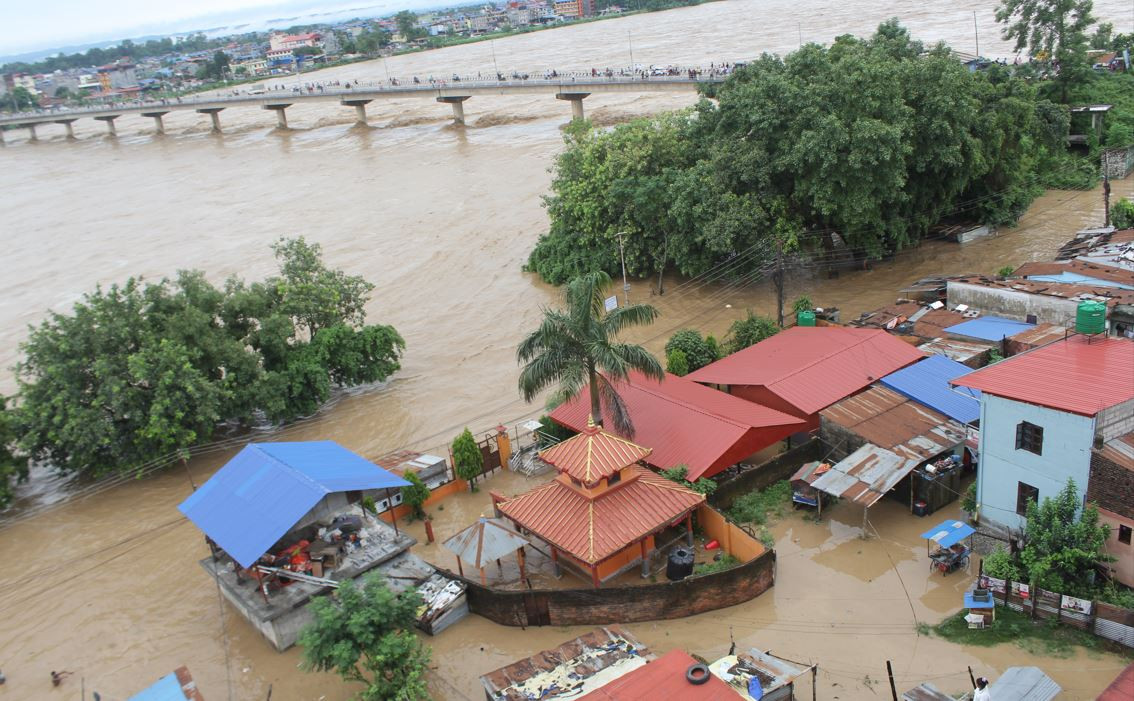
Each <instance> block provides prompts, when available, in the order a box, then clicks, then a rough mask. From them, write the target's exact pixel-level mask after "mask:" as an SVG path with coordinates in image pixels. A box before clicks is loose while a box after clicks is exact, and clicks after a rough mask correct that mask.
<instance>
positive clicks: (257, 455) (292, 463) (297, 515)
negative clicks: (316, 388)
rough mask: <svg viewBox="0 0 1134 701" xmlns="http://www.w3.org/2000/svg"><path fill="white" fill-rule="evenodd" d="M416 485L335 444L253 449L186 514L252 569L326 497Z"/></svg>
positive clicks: (196, 496) (184, 508) (192, 501)
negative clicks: (358, 491)
mask: <svg viewBox="0 0 1134 701" xmlns="http://www.w3.org/2000/svg"><path fill="white" fill-rule="evenodd" d="M408 484H409V482H406V481H405V480H404V479H402V478H401V477H398V476H397V475H394V474H391V473H390V472H387V471H386V470H383V469H382V468H381V467H378V466H377V465H375V464H374V463H372V462H370V461H369V460H366V459H365V458H363V457H361V456H359V455H356V454H355V453H352V452H351V451H349V450H347V449H346V448H343V447H342V446H341V445H339V444H338V443H335V442H334V441H311V442H304V443H250V444H249V445H247V446H245V448H244V450H242V451H240V452H239V453H237V454H236V457H234V458H233V459H232V460H229V461H228V463H227V464H226V465H225V466H224V467H222V468H221V469H220V470H218V471H217V473H216V474H215V475H213V476H212V477H211V478H210V479H209V481H208V482H205V483H204V484H203V485H201V487H200V489H198V490H197V491H195V492H193V494H192V495H190V497H189V498H188V499H186V500H185V501H183V502H181V505H180V506H179V507H178V509H180V510H181V513H183V514H185V516H186V517H188V519H189V520H190V521H192V522H193V523H194V524H196V525H197V527H198V528H200V529H201V530H202V531H204V532H205V535H207V536H209V537H210V538H212V539H213V540H214V541H215V542H216V543H217V545H219V546H220V547H221V548H223V549H224V551H225V552H227V553H228V554H229V555H231V556H232V558H233V559H234V560H236V561H237V562H239V563H240V564H241V565H243V566H244V567H249V566H251V565H252V564H253V563H254V562H256V560H257V559H258V558H259V557H260V556H261V555H263V554H264V553H265V552H267V550H268V548H270V547H272V545H273V544H274V543H275V542H276V541H278V540H279V539H280V538H282V537H283V536H284V535H285V534H286V533H287V532H288V531H289V530H290V529H291V528H292V527H293V526H294V525H295V524H296V523H297V522H298V521H299V519H301V518H303V515H304V514H306V513H307V512H308V511H310V510H311V508H312V507H313V506H315V505H316V504H318V503H319V500H321V499H322V498H323V497H325V496H326V495H328V494H331V493H333V492H345V491H354V490H364V489H383V488H398V487H404V486H406V485H408Z"/></svg>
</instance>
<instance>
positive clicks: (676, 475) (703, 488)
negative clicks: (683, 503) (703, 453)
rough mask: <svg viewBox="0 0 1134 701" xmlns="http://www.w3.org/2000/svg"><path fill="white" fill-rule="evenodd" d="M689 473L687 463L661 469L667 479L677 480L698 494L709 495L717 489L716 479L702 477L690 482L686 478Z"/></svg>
mask: <svg viewBox="0 0 1134 701" xmlns="http://www.w3.org/2000/svg"><path fill="white" fill-rule="evenodd" d="M688 474H689V467H688V466H687V465H677V466H676V467H671V468H669V469H668V470H662V471H661V476H662V477H665V478H666V479H667V480H670V481H672V482H677V483H678V484H680V485H681V486H683V487H687V488H689V489H692V490H693V491H694V492H697V493H698V494H704V495H705V496H709V495H710V494H712V493H713V492H715V491H717V483H716V481H715V480H711V479H708V478H706V477H701V478H699V479H698V480H697V481H696V482H690V481H689V480H687V479H685V477H686V475H688Z"/></svg>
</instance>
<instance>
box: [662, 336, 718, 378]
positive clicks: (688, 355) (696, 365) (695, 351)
mask: <svg viewBox="0 0 1134 701" xmlns="http://www.w3.org/2000/svg"><path fill="white" fill-rule="evenodd" d="M709 338H712V337H711V336H710V337H709ZM675 350H679V351H681V352H682V353H683V354H684V355H685V359H686V361H687V364H688V366H689V370H688V371H687V372H693V371H694V370H700V369H701V368H703V367H705V366H706V365H708V364H709V363H712V362H714V361H716V360H718V359H720V349H719V348H718V347H717V342H716V339H713V340H712V342H711V343H710V342H709V339H707V338H701V334H700V333H698V332H697V331H694V330H692V329H682V330H681V331H678V332H677V333H675V334H673V335H672V336H670V337H669V340H668V341H666V344H665V353H666V357H667V358H668V357H669V355H670V354H671V353H673V351H675ZM670 372H673V374H675V375H683V374H686V373H678V372H674V371H672V370H671V371H670Z"/></svg>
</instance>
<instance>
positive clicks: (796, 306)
mask: <svg viewBox="0 0 1134 701" xmlns="http://www.w3.org/2000/svg"><path fill="white" fill-rule="evenodd" d="M814 308H815V304H813V303H812V301H811V298H810V297H808V296H807V295H800V296H799V297H796V298H795V301H794V302H792V303H791V311H792V313H793V314H799V313H800V312H808V311H811V310H812V309H814Z"/></svg>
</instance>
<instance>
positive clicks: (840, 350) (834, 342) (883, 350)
mask: <svg viewBox="0 0 1134 701" xmlns="http://www.w3.org/2000/svg"><path fill="white" fill-rule="evenodd" d="M924 357H925V354H924V353H922V352H921V351H919V350H918V349H916V348H914V347H913V346H911V345H910V344H908V343H906V342H904V341H901V340H899V339H897V338H894V337H893V336H891V335H890V334H888V333H886V332H885V331H879V330H876V329H854V328H846V327H842V326H793V327H792V328H790V329H785V330H784V331H781V332H780V333H778V334H776V335H775V336H772V337H771V338H768V339H765V340H763V341H761V342H759V343H757V344H756V345H754V346H749V347H748V348H745V349H744V350H741V351H737V352H736V353H733V354H732V355H730V356H728V357H726V358H722V359H721V360H718V361H717V362H715V363H712V364H711V365H706V366H705V367H703V368H701V369H700V370H697V371H696V372H693V373H690V374H689V375H687V377H688V378H689V379H690V380H693V381H695V382H704V383H707V384H716V385H756V386H763V387H767V388H768V390H770V391H771V392H773V393H774V394H776V395H778V396H780V397H781V398H783V399H784V401H786V402H788V403H789V404H791V405H792V406H794V407H796V408H798V409H799V410H800V411H801V412H802V413H803V414H814V413H815V412H817V411H819V410H820V409H822V408H824V407H827V406H830V405H831V404H834V403H835V402H837V401H839V400H840V399H842V398H844V397H847V396H849V395H851V394H853V393H855V392H857V391H858V390H860V389H862V388H863V387H866V386H867V385H869V384H870V383H871V382H874V381H875V380H877V379H879V378H881V377H883V376H885V375H889V374H890V373H892V372H894V371H895V370H898V369H901V368H903V367H905V366H906V365H909V364H910V363H913V362H915V361H917V360H920V359H922V358H924Z"/></svg>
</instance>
